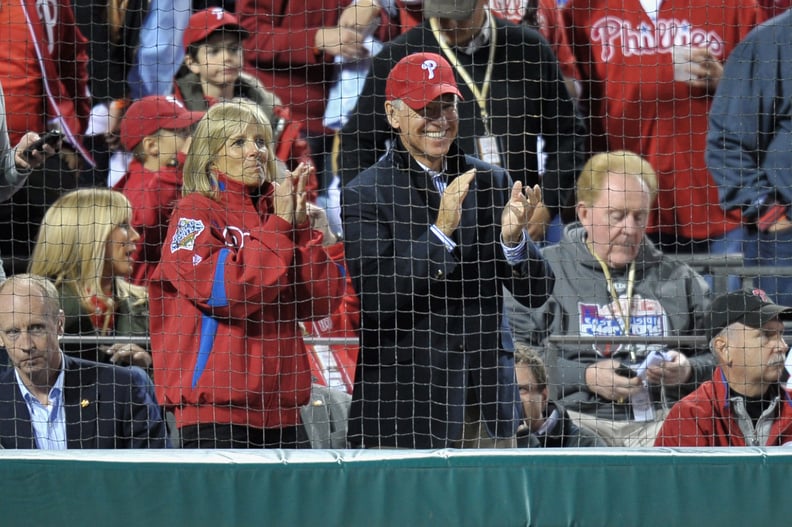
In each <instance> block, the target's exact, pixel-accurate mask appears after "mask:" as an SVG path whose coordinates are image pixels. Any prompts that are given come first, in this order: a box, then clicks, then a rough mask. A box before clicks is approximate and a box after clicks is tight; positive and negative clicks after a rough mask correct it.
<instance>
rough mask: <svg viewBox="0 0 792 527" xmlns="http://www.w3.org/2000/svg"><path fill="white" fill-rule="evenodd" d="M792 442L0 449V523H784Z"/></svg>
mask: <svg viewBox="0 0 792 527" xmlns="http://www.w3.org/2000/svg"><path fill="white" fill-rule="evenodd" d="M790 477H792V450H788V449H784V448H778V449H769V450H768V449H728V450H727V449H719V450H703V449H688V450H676V451H672V450H668V449H648V450H622V449H602V450H600V449H597V450H564V451H557V450H556V451H541V450H521V451H505V450H491V451H475V450H467V451H452V450H438V451H418V452H410V451H381V452H375V451H318V450H317V451H277V450H276V451H254V452H246V451H180V450H173V451H137V452H112V451H99V452H87V451H83V452H75V451H72V452H32V453H30V452H27V453H26V452H23V451H0V487H1V488H0V507H2V511H1V512H0V525H2V526H16V525H36V526H72V525H74V526H82V525H85V526H89V525H108V526H125V525H130V526H132V525H135V526H137V525H140V526H154V525H169V526H190V527H193V526H195V527H197V526H248V525H251V526H261V527H264V526H303V525H304V526H328V527H329V526H376V527H385V526H391V525H393V526H406V527H419V526H424V525H432V526H455V527H457V526H467V525H470V526H477V527H480V526H512V525H513V526H528V525H540V526H555V525H559V526H562V525H563V526H566V525H580V526H583V525H586V526H588V525H601V526H641V527H647V526H653V525H658V526H659V525H663V526H687V525H690V526H706V525H717V526H719V527H724V526H731V525H735V526H744V527H752V526H768V527H769V526H772V527H781V526H785V525H792V498H790V496H789V491H788V490H787V489H786V485H785V483H786V480H787V479H789V478H790Z"/></svg>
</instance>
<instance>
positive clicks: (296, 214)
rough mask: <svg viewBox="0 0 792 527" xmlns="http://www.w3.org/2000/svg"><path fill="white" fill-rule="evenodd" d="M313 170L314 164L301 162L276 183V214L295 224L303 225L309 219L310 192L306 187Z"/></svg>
mask: <svg viewBox="0 0 792 527" xmlns="http://www.w3.org/2000/svg"><path fill="white" fill-rule="evenodd" d="M313 170H314V167H313V166H312V165H309V164H306V163H300V164H299V165H298V166H297V168H295V169H294V171H293V172H287V173H286V177H284V178H282V179H280V180H279V181H278V182H277V183H274V185H275V196H274V198H273V206H274V208H275V215H276V216H279V217H281V218H283V219H284V220H286V221H288V222H289V223H291V224H293V225H295V226H302V225H304V224H305V223H306V222H307V221H308V208H307V203H308V198H307V195H308V193H307V192H306V191H305V187H306V185H307V184H308V179H309V178H310V176H311V172H312V171H313Z"/></svg>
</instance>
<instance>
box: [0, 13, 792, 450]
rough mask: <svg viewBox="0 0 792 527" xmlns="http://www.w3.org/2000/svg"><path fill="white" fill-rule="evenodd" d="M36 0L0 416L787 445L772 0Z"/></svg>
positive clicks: (786, 225) (235, 438)
mask: <svg viewBox="0 0 792 527" xmlns="http://www.w3.org/2000/svg"><path fill="white" fill-rule="evenodd" d="M45 4H47V6H45V7H48V8H42V7H41V6H39V5H37V4H36V3H34V2H31V1H30V0H23V1H22V2H11V3H7V4H6V3H4V4H2V6H0V15H2V16H0V35H3V36H2V37H0V254H2V257H3V265H2V266H0V339H2V344H3V347H4V348H5V350H6V352H7V358H8V367H7V368H6V369H5V370H3V371H2V372H0V394H4V395H2V398H1V399H0V414H3V415H6V416H7V419H0V423H2V427H0V445H1V446H3V447H5V448H9V447H10V448H54V449H64V448H127V447H128V448H145V447H149V448H161V447H166V446H171V445H172V446H181V447H185V448H310V447H312V446H313V447H316V446H317V445H325V446H326V445H332V446H336V447H337V446H338V445H339V444H341V443H344V446H349V447H352V448H438V447H439V448H445V447H451V448H471V447H472V448H481V447H537V446H541V447H580V446H605V445H607V446H651V445H652V444H657V445H663V446H688V445H692V446H703V445H707V446H712V445H718V446H725V445H743V444H746V445H747V444H751V445H765V444H768V445H770V444H773V445H781V444H785V443H786V442H787V435H789V434H788V432H787V430H788V428H789V427H790V426H792V417H790V416H788V415H787V413H788V412H787V410H786V409H787V408H788V407H790V405H792V402H791V401H792V399H790V396H789V394H788V393H787V391H786V389H785V386H786V385H785V383H784V381H785V376H786V375H787V374H786V372H785V370H784V368H783V362H784V359H785V358H786V355H787V351H788V347H787V345H786V343H785V342H784V337H783V333H784V326H783V322H784V321H785V320H787V319H789V318H790V315H789V313H790V312H792V308H787V307H784V306H786V305H790V301H789V299H790V293H789V291H788V289H789V287H787V286H788V285H789V283H790V280H789V279H784V278H783V277H778V276H776V275H774V274H773V272H772V270H768V269H772V267H773V266H775V267H777V268H779V273H781V274H782V275H783V274H784V270H783V269H782V268H784V267H786V266H787V265H788V262H787V261H786V260H785V258H786V257H787V255H788V254H789V250H788V249H786V246H787V245H788V244H789V242H788V240H787V239H786V237H787V236H788V235H789V232H790V225H792V218H790V216H791V215H790V212H789V211H790V201H791V200H790V198H789V196H790V195H792V191H790V190H789V188H788V185H787V184H786V183H787V182H788V181H789V176H787V175H785V174H786V173H787V171H788V170H790V169H789V167H788V166H787V165H788V163H786V164H785V161H786V160H787V159H788V158H789V154H788V153H787V147H785V146H783V145H781V143H782V142H783V140H784V139H785V138H788V135H789V133H788V131H787V124H788V123H787V121H789V115H792V111H790V109H789V108H787V106H786V105H780V106H779V101H780V100H782V99H783V97H782V96H783V94H784V91H783V90H784V87H785V83H786V82H787V77H789V75H784V72H785V71H787V70H789V69H790V68H792V55H790V56H787V54H785V53H784V52H783V51H782V50H783V49H785V47H784V45H783V44H784V43H786V42H787V40H788V38H789V37H788V34H789V33H790V32H789V31H788V29H789V25H790V20H792V15H790V14H789V13H785V14H781V15H780V16H778V17H776V18H773V19H772V20H770V21H769V22H765V21H766V20H767V19H768V18H769V17H770V16H774V15H776V14H777V13H775V12H771V8H770V7H769V6H764V5H760V4H759V3H757V2H756V0H741V1H739V2H738V1H737V0H727V1H725V2H724V3H722V4H721V5H719V6H718V7H717V8H712V7H711V6H708V5H706V4H704V3H701V2H693V3H690V2H682V1H681V0H663V1H662V2H645V1H642V2H641V3H640V9H639V10H634V9H632V10H626V9H625V8H624V6H623V5H622V3H621V2H618V1H616V0H570V1H569V2H568V3H565V4H564V5H562V4H561V3H560V2H559V3H556V2H555V1H553V0H524V1H520V2H510V1H507V0H354V1H352V2H349V1H348V0H311V1H310V2H307V3H306V2H294V1H289V0H277V1H275V0H238V1H237V2H236V3H234V2H224V3H223V5H211V4H212V2H211V1H210V5H205V3H198V2H196V3H194V4H193V5H188V4H189V2H185V0H155V1H153V2H139V1H137V0H130V1H129V2H117V1H107V2H106V3H105V2H102V1H101V0H94V1H92V0H47V2H45ZM199 4H200V5H199ZM760 24H761V27H759V28H757V26H760ZM785 29H787V31H786V32H784V30H785ZM784 39H787V40H784ZM372 40H373V41H376V43H377V45H376V46H372V44H371V43H372ZM380 48H381V49H380ZM373 51H376V53H372V52H373ZM355 63H359V64H360V65H361V66H362V69H361V70H360V71H361V72H362V73H361V75H365V78H364V77H363V76H361V77H360V78H359V82H360V84H359V86H358V88H359V89H358V90H357V91H356V92H354V93H352V94H351V97H352V101H351V102H353V103H354V104H348V105H346V106H345V108H347V110H346V111H347V113H346V114H345V115H344V124H343V126H339V128H338V129H331V128H329V127H328V126H327V123H326V122H325V120H324V119H323V118H324V117H325V111H326V109H327V102H328V94H329V92H330V90H331V88H333V87H334V85H335V83H336V82H338V81H339V79H340V78H341V77H340V71H341V68H343V67H344V66H345V65H349V64H355ZM366 72H367V73H366ZM735 116H737V117H739V118H735ZM50 131H54V133H47V132H50ZM338 187H340V188H338ZM333 192H336V197H335V198H334V197H333ZM338 196H340V200H339V198H338ZM695 253H703V254H706V255H710V256H711V257H712V258H713V259H717V257H718V256H719V255H720V256H723V255H727V254H732V253H740V254H742V255H744V258H745V261H746V262H747V263H748V264H753V263H758V264H761V265H763V266H766V267H765V268H764V273H765V274H763V275H761V276H760V277H759V279H758V281H759V286H760V287H761V286H766V288H767V292H765V291H763V290H762V289H760V288H755V289H751V288H750V287H749V288H748V290H744V291H739V290H740V289H742V288H743V284H742V283H741V282H740V281H739V280H738V279H737V277H736V276H735V277H733V279H732V280H730V281H729V283H728V284H727V288H726V291H717V292H713V285H714V282H713V281H712V279H711V278H710V277H708V276H705V275H702V274H699V273H698V272H697V271H695V270H694V269H693V268H692V267H690V266H688V265H687V264H686V263H685V260H684V257H685V256H687V255H690V254H695ZM680 256H681V257H683V259H680V258H679V257H680ZM791 267H792V266H791ZM6 273H7V274H8V276H9V277H10V278H9V279H7V280H6V279H5V275H6ZM789 274H792V272H791V273H789ZM716 293H723V295H721V296H717V295H716ZM713 296H717V298H715V299H714V301H713V299H712V297H713ZM775 302H778V304H776V303H775ZM62 335H68V336H76V335H81V336H84V337H86V338H88V339H87V340H86V342H87V344H86V343H81V344H78V345H75V344H69V343H59V342H58V341H59V337H60V336H62ZM90 337H99V338H98V339H96V338H94V340H90ZM328 337H329V338H331V341H330V344H328V345H323V344H320V345H315V346H312V345H310V344H306V339H308V338H311V339H318V340H319V341H321V340H322V339H324V338H328ZM333 337H343V338H345V339H350V340H351V341H352V342H354V343H350V342H349V341H344V342H343V343H341V344H337V343H335V342H332V338H333ZM674 337H678V338H680V339H685V338H688V339H692V338H696V337H700V340H698V341H696V342H695V343H692V344H691V341H690V340H688V341H687V343H680V344H668V343H666V342H665V341H663V339H667V338H674ZM136 338H138V339H141V340H139V341H136V340H134V339H136ZM565 338H566V339H567V340H564V339H565ZM574 338H579V339H580V340H578V341H574ZM608 338H613V339H614V341H613V342H607V339H608ZM114 339H115V340H114ZM130 339H132V340H130ZM603 339H604V340H603ZM619 339H622V340H619ZM661 342H662V343H661ZM680 342H681V341H680ZM358 343H359V345H358ZM752 361H753V362H752ZM779 361H780V365H779ZM754 362H755V363H754ZM327 389H330V390H331V393H332V397H331V396H329V395H328V392H326V391H324V390H327ZM331 400H332V401H333V403H332V404H333V405H339V407H342V408H343V411H333V412H324V413H321V412H317V411H316V408H317V407H320V406H322V405H324V404H326V403H327V401H331ZM100 401H101V402H100ZM86 403H87V404H86ZM312 407H313V410H312ZM92 410H93V411H92ZM347 411H348V415H347ZM107 415H109V416H111V417H107V418H106V416H107ZM331 415H332V416H333V417H332V419H334V422H332V423H318V422H317V420H321V419H325V420H327V419H331V417H330V416H331ZM166 418H169V419H170V423H169V424H167V425H166V421H167V419H166ZM94 421H96V422H100V423H101V425H96V424H95V423H94ZM317 425H322V426H317ZM325 425H327V426H325ZM347 426H348V427H349V430H348V432H347ZM91 427H93V428H91ZM89 429H92V430H94V433H95V434H99V435H98V436H91V435H90V433H89ZM166 429H167V430H166ZM320 429H321V430H325V432H318V431H319V430H320ZM330 430H332V434H333V437H332V439H331V438H330V437H329V435H328V436H327V437H317V434H320V433H326V434H330ZM658 431H659V435H658ZM86 434H87V435H86ZM345 435H346V441H345V442H344V441H343V440H339V437H344V436H345ZM790 440H792V439H790ZM339 441H341V443H339Z"/></svg>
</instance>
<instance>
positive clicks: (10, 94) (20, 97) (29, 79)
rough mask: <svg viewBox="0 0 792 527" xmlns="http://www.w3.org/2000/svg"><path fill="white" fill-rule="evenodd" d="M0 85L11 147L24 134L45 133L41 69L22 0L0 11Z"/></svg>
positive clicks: (7, 2) (12, 2) (4, 3)
mask: <svg viewBox="0 0 792 527" xmlns="http://www.w3.org/2000/svg"><path fill="white" fill-rule="evenodd" d="M0 83H2V85H3V92H5V106H6V116H5V117H6V122H7V124H8V135H9V137H10V139H11V145H16V144H17V142H18V141H19V140H20V139H21V138H22V135H24V134H25V132H28V131H33V132H43V131H45V128H46V117H45V115H46V114H45V111H44V97H43V96H42V94H43V86H42V80H41V68H39V65H38V60H37V58H36V50H35V48H34V46H33V42H32V39H31V37H30V32H29V31H28V26H27V23H26V22H25V15H24V12H23V11H22V6H21V5H20V3H19V1H6V2H3V4H2V9H0Z"/></svg>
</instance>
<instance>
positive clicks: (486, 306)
mask: <svg viewBox="0 0 792 527" xmlns="http://www.w3.org/2000/svg"><path fill="white" fill-rule="evenodd" d="M447 162H448V163H447V165H448V169H447V171H446V174H447V175H448V178H449V181H450V180H453V179H454V178H455V177H457V176H458V175H459V174H462V173H464V172H465V171H466V170H468V169H469V168H472V167H475V168H476V169H477V174H476V177H475V179H474V181H473V183H472V184H471V187H470V191H469V192H468V195H467V197H466V198H465V200H464V202H463V205H462V209H463V210H462V219H461V222H460V224H459V227H458V228H457V230H456V232H455V233H454V241H455V242H456V243H457V248H456V249H455V250H454V251H452V252H449V251H448V250H447V249H446V247H445V246H444V245H443V244H442V243H441V242H440V240H439V239H438V238H437V237H436V236H435V235H434V234H433V233H432V232H431V231H430V226H431V225H432V224H433V223H434V222H435V220H436V219H437V212H438V208H439V205H440V194H439V193H438V192H437V190H436V188H435V187H434V185H433V183H432V181H431V179H430V177H429V176H428V175H427V173H426V172H425V171H424V170H423V169H421V168H420V167H419V166H418V165H417V163H416V162H415V161H414V160H413V159H412V158H411V157H410V156H409V155H408V154H407V153H406V152H405V151H404V150H403V147H402V146H401V143H400V142H397V145H396V147H395V149H394V150H392V151H391V152H389V153H388V154H387V155H385V156H384V157H383V158H382V159H381V160H380V161H379V162H378V163H377V164H376V165H374V166H373V167H371V168H370V169H368V170H366V171H364V172H363V173H362V174H361V175H360V176H359V177H358V178H356V179H354V180H353V181H352V182H350V184H349V185H347V186H346V187H344V188H343V209H342V210H343V218H344V235H345V238H344V243H345V250H346V259H347V265H348V267H349V270H350V275H351V277H352V280H353V283H354V286H355V289H356V291H357V292H358V294H359V295H360V300H361V310H360V312H361V347H360V354H359V357H358V363H357V369H356V373H355V388H354V393H353V398H352V408H351V412H350V423H349V432H348V437H349V440H350V444H351V445H352V446H353V447H359V446H367V447H378V446H389V447H403V448H445V447H450V446H453V444H454V442H455V441H457V440H458V439H460V437H461V434H462V425H463V422H464V413H465V406H466V402H468V401H467V399H468V398H472V399H473V400H474V401H476V402H478V403H479V404H480V410H481V415H482V417H483V420H484V422H485V423H486V424H487V427H488V429H489V431H490V433H491V434H492V435H494V436H495V437H501V438H504V437H511V436H513V435H514V433H515V432H516V429H517V425H518V423H519V419H520V417H519V416H520V413H519V412H520V406H519V405H518V401H519V394H518V393H517V387H516V384H515V380H514V379H515V378H514V357H513V354H512V353H509V352H507V351H505V350H504V349H503V346H502V344H501V340H500V332H501V321H502V315H503V287H504V286H505V287H507V288H508V289H509V290H510V291H511V292H512V293H513V295H514V297H515V299H516V300H517V301H518V302H520V303H522V304H523V305H526V306H528V307H538V306H540V305H541V304H542V303H544V301H545V300H546V299H547V296H548V294H549V293H550V292H551V290H552V287H553V283H554V279H553V275H552V273H551V271H550V269H549V268H548V267H547V266H546V264H545V261H544V259H543V258H542V257H541V255H540V253H539V251H538V249H537V248H536V247H535V246H534V245H533V244H530V249H531V251H530V252H529V259H528V260H527V261H525V262H524V263H522V264H521V265H519V266H516V267H514V268H513V267H512V266H510V265H509V264H508V262H507V261H506V259H505V257H504V255H503V250H502V248H501V242H500V235H501V228H500V223H501V213H502V211H503V208H504V205H505V204H506V202H507V201H508V199H509V197H510V187H511V181H510V179H509V177H508V175H507V174H506V172H505V171H504V170H502V169H500V168H497V167H494V166H492V165H489V164H486V163H484V162H482V161H479V160H477V159H475V158H473V157H470V156H465V155H464V154H462V152H460V151H459V150H458V149H457V147H456V145H453V146H452V149H451V151H450V152H449V155H448V156H447Z"/></svg>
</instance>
